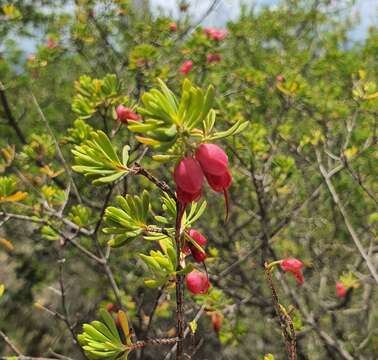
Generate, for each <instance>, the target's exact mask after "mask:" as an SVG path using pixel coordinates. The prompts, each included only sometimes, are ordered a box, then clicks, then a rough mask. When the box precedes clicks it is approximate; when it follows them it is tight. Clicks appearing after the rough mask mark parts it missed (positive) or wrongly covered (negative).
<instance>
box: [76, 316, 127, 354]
mask: <svg viewBox="0 0 378 360" xmlns="http://www.w3.org/2000/svg"><path fill="white" fill-rule="evenodd" d="M100 316H101V319H102V322H101V321H97V320H95V321H92V322H91V323H90V324H84V325H83V333H81V334H79V335H78V337H77V338H78V340H79V343H80V345H81V346H82V347H83V349H84V351H85V354H86V355H87V356H88V357H89V358H90V359H109V360H112V359H124V360H126V359H127V357H128V354H129V352H130V350H131V340H130V333H129V325H128V322H127V319H126V315H125V314H124V313H123V312H122V311H119V313H118V316H119V319H120V323H121V326H122V331H123V335H124V337H125V339H126V344H124V343H123V342H122V340H121V337H120V335H119V333H118V330H117V327H116V324H115V321H114V319H113V318H112V316H111V315H110V314H109V313H108V312H107V311H106V310H105V309H101V310H100Z"/></svg>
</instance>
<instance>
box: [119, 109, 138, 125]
mask: <svg viewBox="0 0 378 360" xmlns="http://www.w3.org/2000/svg"><path fill="white" fill-rule="evenodd" d="M116 114H117V120H118V121H120V122H122V123H124V124H127V123H128V120H133V121H138V120H140V116H139V115H137V114H136V113H135V112H134V111H132V110H131V109H130V108H127V107H125V106H123V105H118V106H117V109H116Z"/></svg>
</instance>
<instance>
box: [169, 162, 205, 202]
mask: <svg viewBox="0 0 378 360" xmlns="http://www.w3.org/2000/svg"><path fill="white" fill-rule="evenodd" d="M173 179H174V181H175V183H176V193H177V198H178V200H179V201H180V203H181V204H182V205H183V206H186V205H187V204H188V203H190V202H192V201H198V200H199V199H200V197H201V194H202V186H203V181H204V176H203V171H202V169H201V167H200V165H199V164H198V162H197V161H196V160H194V159H193V158H192V157H190V156H188V157H186V158H184V159H182V160H181V161H180V162H179V163H178V164H177V165H176V167H175V170H174V173H173Z"/></svg>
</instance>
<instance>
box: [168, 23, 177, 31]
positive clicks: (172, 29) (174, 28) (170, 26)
mask: <svg viewBox="0 0 378 360" xmlns="http://www.w3.org/2000/svg"><path fill="white" fill-rule="evenodd" d="M169 30H171V31H176V30H177V24H176V23H175V22H173V23H170V24H169Z"/></svg>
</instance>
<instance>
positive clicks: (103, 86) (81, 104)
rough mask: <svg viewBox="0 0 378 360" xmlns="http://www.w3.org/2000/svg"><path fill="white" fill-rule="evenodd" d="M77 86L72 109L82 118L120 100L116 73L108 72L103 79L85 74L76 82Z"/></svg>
mask: <svg viewBox="0 0 378 360" xmlns="http://www.w3.org/2000/svg"><path fill="white" fill-rule="evenodd" d="M75 88H76V93H77V94H76V96H75V98H74V99H73V102H72V110H73V111H74V112H75V113H76V114H77V115H78V116H79V117H80V118H81V119H87V118H90V117H91V116H92V115H93V114H94V113H95V112H96V111H99V110H101V109H107V108H108V107H110V106H112V105H115V104H117V102H119V101H120V97H119V96H118V85H117V78H116V76H115V75H110V74H108V75H106V76H105V77H104V78H103V79H92V78H91V77H90V76H87V75H83V76H81V77H80V79H79V81H77V82H76V84H75ZM122 99H123V100H127V98H122Z"/></svg>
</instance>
